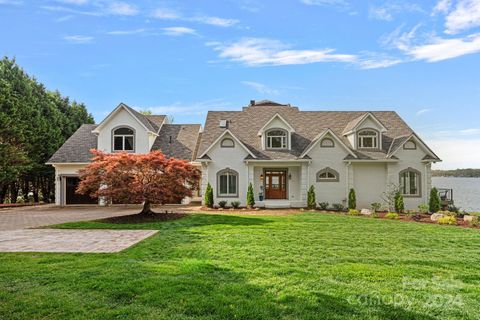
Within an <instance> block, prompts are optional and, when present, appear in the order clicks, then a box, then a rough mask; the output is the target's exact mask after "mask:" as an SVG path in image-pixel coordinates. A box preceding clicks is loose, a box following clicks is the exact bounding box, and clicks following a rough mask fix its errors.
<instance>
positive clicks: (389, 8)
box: [369, 2, 423, 21]
mask: <svg viewBox="0 0 480 320" xmlns="http://www.w3.org/2000/svg"><path fill="white" fill-rule="evenodd" d="M401 12H423V9H422V8H421V7H420V6H419V5H418V4H413V3H406V2H398V3H397V2H386V3H384V4H383V5H381V6H371V7H370V9H369V17H370V18H372V19H377V20H384V21H392V20H393V19H394V16H395V15H396V14H398V13H401Z"/></svg>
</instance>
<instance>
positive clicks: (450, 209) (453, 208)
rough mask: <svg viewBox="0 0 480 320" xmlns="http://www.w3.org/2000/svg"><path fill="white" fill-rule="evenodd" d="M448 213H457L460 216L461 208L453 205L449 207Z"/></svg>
mask: <svg viewBox="0 0 480 320" xmlns="http://www.w3.org/2000/svg"><path fill="white" fill-rule="evenodd" d="M447 209H448V211H450V212H455V213H456V214H457V215H458V214H460V207H456V206H454V205H453V204H451V205H449V206H448V208H447Z"/></svg>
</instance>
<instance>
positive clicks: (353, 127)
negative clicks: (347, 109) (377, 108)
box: [343, 112, 387, 135]
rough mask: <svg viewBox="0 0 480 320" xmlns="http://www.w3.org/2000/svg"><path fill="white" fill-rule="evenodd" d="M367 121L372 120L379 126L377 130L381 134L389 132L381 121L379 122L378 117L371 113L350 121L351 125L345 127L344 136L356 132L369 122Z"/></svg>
mask: <svg viewBox="0 0 480 320" xmlns="http://www.w3.org/2000/svg"><path fill="white" fill-rule="evenodd" d="M367 119H370V120H372V121H373V122H374V123H375V124H376V125H377V126H378V128H377V129H379V131H380V132H385V131H387V128H386V127H385V126H384V125H383V123H382V122H381V121H380V120H378V118H377V117H375V115H374V114H372V113H371V112H367V113H365V114H363V115H362V116H359V117H357V118H355V119H353V120H352V121H350V122H349V123H347V125H346V126H345V129H344V130H343V134H344V135H348V134H351V133H353V132H355V131H356V130H357V128H359V127H360V126H361V125H362V124H363V123H364V122H365V121H367Z"/></svg>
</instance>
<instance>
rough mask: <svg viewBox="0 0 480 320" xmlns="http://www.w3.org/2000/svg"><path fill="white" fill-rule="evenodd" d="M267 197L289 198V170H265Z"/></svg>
mask: <svg viewBox="0 0 480 320" xmlns="http://www.w3.org/2000/svg"><path fill="white" fill-rule="evenodd" d="M265 199H287V171H286V170H267V171H265Z"/></svg>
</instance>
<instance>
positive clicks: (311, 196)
mask: <svg viewBox="0 0 480 320" xmlns="http://www.w3.org/2000/svg"><path fill="white" fill-rule="evenodd" d="M307 206H308V208H309V209H315V208H316V206H317V200H316V199H315V187H314V186H313V185H311V186H310V188H309V189H308V192H307Z"/></svg>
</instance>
